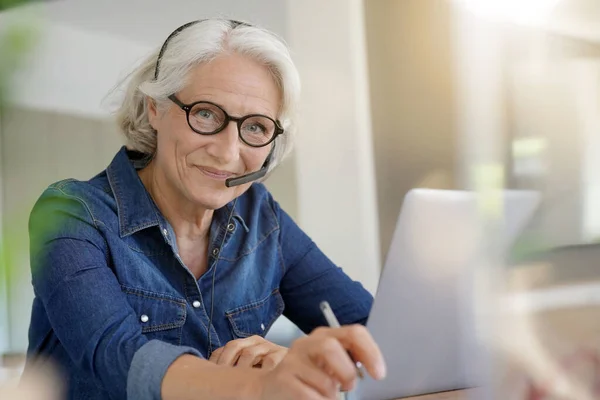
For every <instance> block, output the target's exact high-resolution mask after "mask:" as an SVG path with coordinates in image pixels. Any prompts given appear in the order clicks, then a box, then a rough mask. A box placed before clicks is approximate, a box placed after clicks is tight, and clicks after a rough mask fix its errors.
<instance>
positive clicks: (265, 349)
mask: <svg viewBox="0 0 600 400" xmlns="http://www.w3.org/2000/svg"><path fill="white" fill-rule="evenodd" d="M273 346H274V345H273V344H271V343H263V344H259V345H255V346H252V347H246V348H244V349H243V350H242V351H241V352H240V357H239V358H238V360H237V364H236V365H237V366H239V367H253V366H254V365H255V364H257V363H258V362H259V361H260V360H261V359H262V358H263V357H264V356H266V355H267V354H269V352H270V351H272V350H273Z"/></svg>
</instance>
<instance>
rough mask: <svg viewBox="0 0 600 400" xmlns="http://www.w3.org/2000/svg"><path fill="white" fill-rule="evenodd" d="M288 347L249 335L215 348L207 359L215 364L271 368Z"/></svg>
mask: <svg viewBox="0 0 600 400" xmlns="http://www.w3.org/2000/svg"><path fill="white" fill-rule="evenodd" d="M287 352H288V349H287V348H286V347H283V346H279V345H276V344H275V343H271V342H269V341H268V340H266V339H264V338H263V337H261V336H251V337H249V338H245V339H237V340H232V341H230V342H228V343H227V344H226V345H225V346H223V347H220V348H218V349H217V350H215V351H214V352H213V353H212V354H211V356H210V359H209V361H211V362H214V363H215V364H217V365H228V366H238V367H255V368H263V369H266V370H271V369H273V368H275V367H276V366H277V365H278V364H279V363H280V362H281V360H283V358H284V357H285V356H286V354H287Z"/></svg>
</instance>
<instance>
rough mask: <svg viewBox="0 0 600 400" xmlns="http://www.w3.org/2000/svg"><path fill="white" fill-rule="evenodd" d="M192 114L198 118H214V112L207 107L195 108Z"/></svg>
mask: <svg viewBox="0 0 600 400" xmlns="http://www.w3.org/2000/svg"><path fill="white" fill-rule="evenodd" d="M194 116H195V117H196V118H199V119H214V118H215V113H214V112H213V111H212V110H209V109H208V108H201V109H199V110H196V112H195V113H194Z"/></svg>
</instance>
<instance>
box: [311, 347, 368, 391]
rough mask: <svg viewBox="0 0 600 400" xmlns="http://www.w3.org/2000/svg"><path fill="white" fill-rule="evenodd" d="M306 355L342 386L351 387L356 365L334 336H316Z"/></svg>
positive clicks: (353, 381) (354, 377) (354, 378)
mask: <svg viewBox="0 0 600 400" xmlns="http://www.w3.org/2000/svg"><path fill="white" fill-rule="evenodd" d="M308 356H309V357H310V358H311V360H313V362H314V363H315V365H316V366H318V367H319V368H320V369H321V370H322V371H323V372H325V373H327V374H328V375H330V376H331V377H333V378H334V379H335V380H336V381H337V382H339V383H340V384H341V385H342V386H343V387H353V386H354V383H355V380H356V366H355V365H354V363H353V362H352V360H351V359H350V356H349V355H348V352H347V351H346V349H345V348H344V346H342V344H341V343H340V341H339V340H338V339H336V338H335V337H331V336H324V337H317V338H315V340H314V344H311V345H310V347H309V349H308Z"/></svg>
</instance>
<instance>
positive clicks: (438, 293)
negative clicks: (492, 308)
mask: <svg viewBox="0 0 600 400" xmlns="http://www.w3.org/2000/svg"><path fill="white" fill-rule="evenodd" d="M497 199H500V200H501V201H499V202H496V203H495V204H496V206H497V207H496V210H498V207H499V210H500V211H501V213H499V214H498V217H499V218H498V219H497V221H499V224H498V226H499V227H500V228H499V229H498V230H496V232H499V234H497V235H496V236H495V237H496V238H499V239H500V240H498V241H496V242H494V243H496V245H495V247H496V248H495V249H490V247H486V248H487V249H490V251H499V252H503V253H504V254H507V251H508V250H509V248H510V245H511V243H513V242H514V240H515V239H516V238H517V236H518V234H519V233H520V232H522V231H523V229H524V228H525V226H526V225H527V223H528V221H530V219H531V217H532V216H533V214H534V211H535V210H536V208H537V206H538V204H539V200H540V198H539V195H538V194H537V193H536V192H532V191H502V192H501V194H500V195H499V197H498V198H497ZM497 199H496V200H497ZM481 205H482V203H481V202H480V201H479V200H478V197H477V195H476V194H475V193H474V192H466V191H449V190H432V189H414V190H411V191H410V192H409V193H408V194H407V195H406V197H405V199H404V203H403V205H402V208H401V211H400V215H399V218H398V221H397V224H396V229H395V232H394V235H393V238H392V243H391V247H390V250H389V253H388V255H387V259H386V262H385V265H384V268H383V272H382V274H381V277H380V284H379V287H378V289H377V293H376V296H375V300H374V303H373V308H372V310H371V314H370V316H369V320H368V322H367V328H368V329H369V331H370V332H371V334H372V335H373V337H374V339H375V341H376V342H377V343H378V344H379V346H380V348H381V350H382V352H383V355H384V358H385V360H386V364H387V367H388V368H387V369H388V374H387V377H386V379H384V380H383V381H375V380H373V379H371V378H369V377H366V378H365V379H364V380H362V381H361V382H359V384H358V386H357V389H355V390H354V391H353V392H352V393H350V394H349V396H347V398H349V399H362V400H387V399H397V398H400V397H408V396H417V395H423V394H429V393H436V392H443V391H450V390H457V389H465V388H469V387H475V386H479V385H481V384H482V382H483V379H484V376H483V375H484V374H485V372H486V365H485V354H484V352H483V350H482V349H483V347H480V346H479V345H478V340H477V337H476V334H475V317H474V311H473V310H474V307H473V301H471V300H470V297H469V295H470V294H471V292H470V290H471V288H472V285H471V282H472V279H473V275H474V272H473V271H474V269H473V268H474V266H475V265H478V263H477V262H476V260H477V259H478V257H479V256H481V255H482V254H483V242H482V240H481V239H482V237H483V235H482V232H481V214H480V210H481V208H480V206H481ZM488 206H489V204H488ZM488 246H489V244H488ZM497 254H501V253H497Z"/></svg>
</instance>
